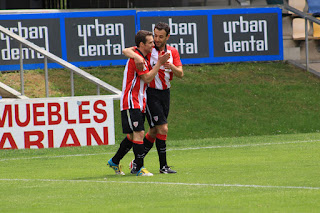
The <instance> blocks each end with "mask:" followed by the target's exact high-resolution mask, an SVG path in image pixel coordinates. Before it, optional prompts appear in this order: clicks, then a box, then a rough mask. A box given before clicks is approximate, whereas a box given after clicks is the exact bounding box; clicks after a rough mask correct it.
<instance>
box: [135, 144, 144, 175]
mask: <svg viewBox="0 0 320 213" xmlns="http://www.w3.org/2000/svg"><path fill="white" fill-rule="evenodd" d="M133 153H134V157H135V158H134V162H135V163H136V164H137V170H140V168H141V167H143V158H144V145H143V143H142V144H137V143H133Z"/></svg>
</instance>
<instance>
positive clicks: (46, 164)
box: [0, 62, 320, 212]
mask: <svg viewBox="0 0 320 213" xmlns="http://www.w3.org/2000/svg"><path fill="white" fill-rule="evenodd" d="M86 71H88V72H89V73H91V74H93V75H94V76H96V77H98V78H100V79H102V80H104V81H106V82H108V83H110V84H111V85H113V86H115V87H117V88H119V89H120V88H121V82H122V72H123V67H107V68H86ZM184 72H185V76H184V78H183V79H177V78H175V79H174V80H173V81H172V89H171V108H170V110H171V111H170V116H169V134H168V141H167V144H168V145H167V146H168V162H169V165H173V166H174V169H175V170H177V171H178V173H177V174H174V175H161V174H158V159H157V153H156V151H155V148H154V149H153V150H152V151H151V152H150V153H149V154H148V156H147V157H146V159H145V163H146V167H147V168H148V170H150V171H151V172H153V173H154V174H155V175H154V176H153V177H136V176H133V175H126V176H121V177H119V176H116V175H114V173H113V171H112V170H111V169H110V168H107V167H106V161H107V160H108V159H109V158H110V157H112V156H113V155H114V153H115V152H116V150H117V149H118V144H119V142H120V141H121V140H122V138H123V137H124V135H123V134H122V133H121V126H120V125H121V124H120V113H119V101H115V131H116V145H115V146H94V147H68V148H60V149H41V150H1V151H0V212H141V211H143V212H151V211H152V212H164V211H167V212H258V211H259V212H318V211H319V210H320V185H319V179H320V170H319V167H320V155H319V152H320V146H319V143H320V139H319V131H320V116H319V115H320V113H319V109H320V107H319V105H320V80H319V79H318V78H317V77H315V76H314V75H312V74H310V73H307V72H305V71H303V70H301V69H298V68H295V67H293V66H291V65H289V64H286V63H281V62H270V63H239V64H224V65H213V66H209V65H203V66H184ZM30 73H31V74H32V75H31V76H38V78H36V79H41V78H40V77H39V76H42V75H43V71H41V70H36V71H30ZM15 75H19V74H18V73H10V74H1V75H0V81H3V82H10V83H12V85H10V86H12V87H13V88H16V89H18V88H19V86H18V85H15V84H14V82H16V80H14V79H16V77H15ZM49 79H50V88H51V90H52V92H53V93H54V94H55V96H69V95H70V85H69V84H68V82H69V72H65V71H63V70H60V69H54V70H50V71H49ZM75 81H76V82H75V85H76V88H75V92H76V95H93V94H95V93H96V87H95V86H94V85H91V84H88V82H87V81H86V80H83V79H81V78H79V77H78V76H75ZM29 82H32V81H31V80H30V81H29ZM61 82H67V83H61ZM27 87H29V90H28V89H27V88H26V89H27V90H26V91H30V93H32V91H36V90H37V91H38V88H35V87H39V85H38V84H29V85H28V86H27ZM101 92H102V94H107V93H106V92H103V91H101ZM32 94H34V93H32ZM26 95H27V96H30V97H33V96H32V95H28V94H26ZM43 95H44V94H43ZM132 158H133V153H132V152H131V153H129V154H128V155H127V156H126V157H125V158H124V159H123V161H122V163H123V165H124V171H125V172H126V173H129V170H128V168H127V165H128V164H129V162H130V160H132Z"/></svg>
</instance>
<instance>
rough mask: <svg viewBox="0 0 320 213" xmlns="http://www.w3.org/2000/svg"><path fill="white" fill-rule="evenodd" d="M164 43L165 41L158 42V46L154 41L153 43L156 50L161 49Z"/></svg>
mask: <svg viewBox="0 0 320 213" xmlns="http://www.w3.org/2000/svg"><path fill="white" fill-rule="evenodd" d="M165 45H166V42H163V43H160V45H159V46H158V45H157V44H156V43H154V46H155V48H156V50H160V49H163V48H164V46H165Z"/></svg>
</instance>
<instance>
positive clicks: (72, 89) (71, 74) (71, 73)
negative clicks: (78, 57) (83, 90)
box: [70, 70, 74, 97]
mask: <svg viewBox="0 0 320 213" xmlns="http://www.w3.org/2000/svg"><path fill="white" fill-rule="evenodd" d="M70 81H71V82H70V83H71V96H72V97H73V96H74V81H73V71H72V70H71V71H70Z"/></svg>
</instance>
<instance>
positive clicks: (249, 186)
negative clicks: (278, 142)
mask: <svg viewBox="0 0 320 213" xmlns="http://www.w3.org/2000/svg"><path fill="white" fill-rule="evenodd" d="M0 181H6V182H9V181H11V182H13V181H17V182H69V183H105V184H108V183H116V184H151V185H176V186H203V187H242V188H271V189H309V190H320V187H309V186H270V185H267V186H264V185H242V184H210V183H174V182H143V181H137V182H136V181H108V180H101V181H99V180H54V179H0Z"/></svg>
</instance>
